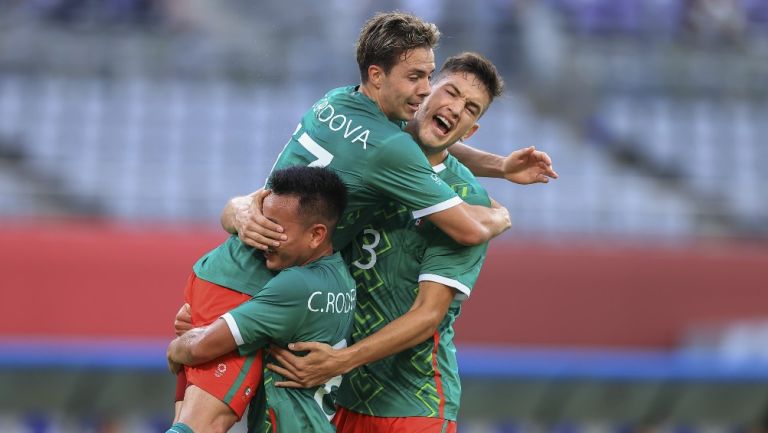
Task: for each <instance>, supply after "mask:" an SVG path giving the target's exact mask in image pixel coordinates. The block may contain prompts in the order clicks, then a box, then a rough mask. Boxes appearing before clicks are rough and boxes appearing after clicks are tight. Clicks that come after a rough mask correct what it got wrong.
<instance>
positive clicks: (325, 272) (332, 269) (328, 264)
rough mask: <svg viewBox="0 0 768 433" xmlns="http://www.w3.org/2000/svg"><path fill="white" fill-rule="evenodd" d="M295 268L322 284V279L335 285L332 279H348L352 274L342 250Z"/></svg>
mask: <svg viewBox="0 0 768 433" xmlns="http://www.w3.org/2000/svg"><path fill="white" fill-rule="evenodd" d="M294 269H296V271H297V272H301V273H302V275H303V276H304V278H305V279H307V280H310V281H314V284H320V283H321V280H322V281H326V282H328V283H330V284H331V285H333V283H332V281H335V280H339V279H346V277H348V276H350V275H349V269H348V268H347V265H346V263H344V259H343V258H342V256H341V253H340V252H335V253H333V254H331V255H328V256H325V257H321V258H319V259H317V260H315V261H313V262H312V263H309V264H307V265H305V266H301V267H297V268H294ZM350 278H351V277H350Z"/></svg>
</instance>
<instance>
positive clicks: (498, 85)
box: [434, 52, 504, 108]
mask: <svg viewBox="0 0 768 433" xmlns="http://www.w3.org/2000/svg"><path fill="white" fill-rule="evenodd" d="M457 72H468V73H471V74H474V75H475V76H476V77H477V78H478V79H479V80H480V81H481V82H482V83H483V85H484V86H485V90H486V91H487V92H488V97H489V98H490V99H489V101H488V104H489V105H490V103H491V102H493V98H495V97H497V96H501V94H502V92H504V79H503V78H501V75H499V71H498V70H497V69H496V65H494V64H493V63H492V62H491V61H490V60H488V59H487V58H485V57H484V56H483V55H482V54H478V53H470V52H464V53H461V54H457V55H455V56H451V57H448V59H446V60H445V62H444V63H443V66H441V67H440V71H439V72H438V73H437V75H435V78H434V82H438V81H440V79H441V78H443V77H444V76H445V75H448V74H453V73H457ZM486 108H487V107H486Z"/></svg>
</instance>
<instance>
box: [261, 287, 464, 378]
mask: <svg viewBox="0 0 768 433" xmlns="http://www.w3.org/2000/svg"><path fill="white" fill-rule="evenodd" d="M455 295H456V291H455V290H454V289H453V288H451V287H448V286H445V285H443V284H440V283H437V282H434V281H422V282H420V283H419V293H418V295H417V296H416V299H415V300H414V302H413V306H412V307H411V309H410V310H409V311H408V312H407V313H405V314H404V315H402V316H400V317H398V318H397V319H395V320H393V321H392V322H390V323H389V324H387V325H386V326H384V327H383V328H381V329H380V330H379V331H378V332H376V333H374V334H372V335H370V336H368V337H366V338H364V339H363V340H360V341H359V342H357V343H355V344H353V345H352V346H349V347H347V348H345V349H339V350H335V349H333V348H331V347H330V346H329V345H327V344H323V343H316V342H308V343H293V344H290V345H289V346H288V347H289V349H291V350H293V351H309V353H308V354H307V355H306V356H303V357H298V356H295V355H293V354H292V353H291V351H289V350H286V349H282V348H278V347H273V348H272V349H271V351H272V353H273V355H275V358H276V359H277V360H278V362H279V363H280V365H274V364H268V365H267V367H268V368H270V369H272V370H274V371H276V372H277V373H280V374H282V375H283V376H284V377H286V378H287V379H289V381H286V382H278V383H276V385H278V386H285V387H292V388H307V387H312V386H316V385H320V384H322V383H325V382H327V381H328V379H330V378H332V377H334V376H338V375H340V374H344V373H347V372H349V371H350V370H352V369H354V368H356V367H359V366H361V365H364V364H367V363H370V362H374V361H378V360H379V359H382V358H385V357H387V356H390V355H393V354H395V353H398V352H402V351H403V350H405V349H408V348H411V347H413V346H415V345H417V344H419V343H421V342H423V341H424V340H426V339H428V338H429V337H431V336H432V335H434V333H435V331H436V330H437V327H438V325H440V322H441V321H442V320H443V318H444V317H445V314H446V312H447V311H448V307H450V305H451V301H453V299H454V297H455Z"/></svg>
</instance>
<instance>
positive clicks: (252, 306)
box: [222, 269, 307, 355]
mask: <svg viewBox="0 0 768 433" xmlns="http://www.w3.org/2000/svg"><path fill="white" fill-rule="evenodd" d="M306 294H307V288H306V282H305V281H304V279H303V278H302V277H301V274H300V273H299V272H296V271H294V270H291V269H286V270H284V271H282V272H280V273H279V274H277V276H275V277H274V278H272V279H271V280H270V281H269V282H268V283H267V284H266V285H265V286H264V289H262V290H261V291H260V292H259V293H257V294H256V295H255V296H254V297H253V299H251V300H250V301H248V302H246V303H244V304H242V305H240V306H238V307H237V308H235V309H234V310H232V311H230V312H229V313H227V314H225V315H224V316H222V318H223V319H224V320H225V321H226V322H227V325H228V326H229V329H230V331H231V332H232V336H233V337H234V338H235V342H236V343H237V346H238V351H239V352H240V354H242V355H245V354H250V353H253V352H255V351H256V350H259V349H260V348H262V347H264V346H265V345H267V344H268V343H269V342H271V341H274V342H276V343H278V344H287V343H288V342H290V341H291V337H292V336H293V335H294V334H295V333H296V330H297V329H298V328H299V327H300V326H301V324H302V322H303V321H304V318H305V316H306V314H307V295H306Z"/></svg>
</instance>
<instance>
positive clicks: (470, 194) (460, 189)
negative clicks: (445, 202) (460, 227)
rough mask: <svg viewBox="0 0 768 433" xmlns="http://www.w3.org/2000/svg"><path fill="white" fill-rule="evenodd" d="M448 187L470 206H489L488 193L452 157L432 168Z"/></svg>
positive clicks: (466, 169) (449, 156)
mask: <svg viewBox="0 0 768 433" xmlns="http://www.w3.org/2000/svg"><path fill="white" fill-rule="evenodd" d="M434 170H435V171H436V172H437V173H438V174H439V175H440V178H441V179H443V181H444V182H446V183H447V184H448V185H451V187H452V188H453V189H454V191H456V193H457V194H458V195H459V197H461V198H462V200H464V201H466V202H467V203H470V204H481V205H485V206H487V205H489V203H490V202H489V198H488V192H487V191H486V190H485V188H483V186H482V185H481V184H480V182H479V181H478V180H477V178H476V177H475V175H474V174H472V172H471V171H470V170H469V169H468V168H467V166H465V165H464V164H462V163H461V162H460V161H459V160H458V159H456V158H455V157H454V156H453V155H451V154H448V157H447V158H446V159H445V160H444V161H443V162H442V164H439V165H437V166H435V167H434Z"/></svg>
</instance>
